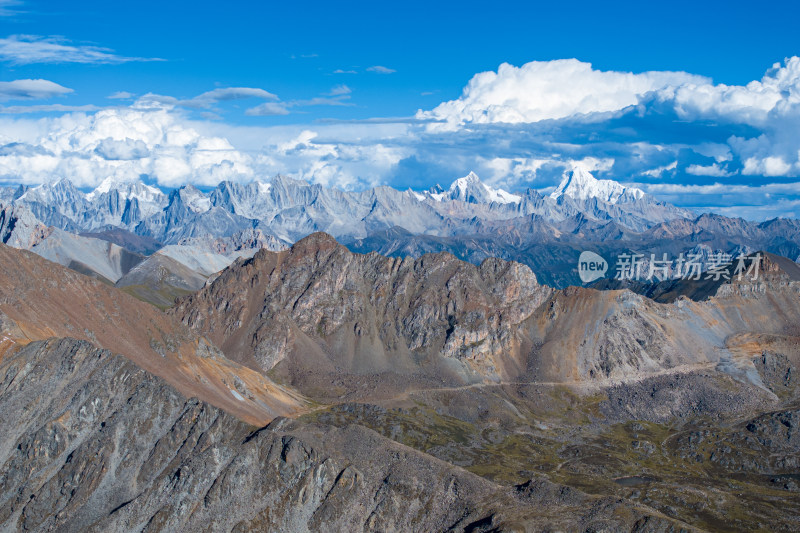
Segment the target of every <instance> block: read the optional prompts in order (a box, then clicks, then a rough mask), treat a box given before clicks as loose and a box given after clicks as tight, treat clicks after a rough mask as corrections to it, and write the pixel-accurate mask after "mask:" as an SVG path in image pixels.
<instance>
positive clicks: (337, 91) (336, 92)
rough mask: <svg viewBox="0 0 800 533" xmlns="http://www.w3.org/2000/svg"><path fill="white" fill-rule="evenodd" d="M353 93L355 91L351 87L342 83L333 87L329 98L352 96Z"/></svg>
mask: <svg viewBox="0 0 800 533" xmlns="http://www.w3.org/2000/svg"><path fill="white" fill-rule="evenodd" d="M352 92H353V90H352V89H351V88H350V87H348V86H347V85H345V84H344V83H341V84H339V85H336V86H334V87H332V88H331V90H330V92H329V93H328V96H341V95H344V94H350V93H352Z"/></svg>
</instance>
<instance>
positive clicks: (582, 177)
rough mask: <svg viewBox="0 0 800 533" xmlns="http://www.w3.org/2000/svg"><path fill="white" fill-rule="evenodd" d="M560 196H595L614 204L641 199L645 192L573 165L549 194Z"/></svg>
mask: <svg viewBox="0 0 800 533" xmlns="http://www.w3.org/2000/svg"><path fill="white" fill-rule="evenodd" d="M562 196H569V197H570V198H573V199H575V200H589V199H590V198H597V199H599V200H602V201H603V202H606V203H608V204H616V203H618V202H620V201H636V200H641V199H642V198H644V197H645V192H644V191H643V190H641V189H637V188H635V187H625V186H624V185H621V184H619V183H617V182H616V181H612V180H599V179H596V178H595V177H594V176H592V174H591V173H589V171H587V170H585V169H584V168H581V167H574V168H573V169H572V170H569V171H567V172H565V173H564V178H563V179H562V180H561V183H560V184H559V185H558V187H556V190H554V191H553V192H552V193H551V194H550V198H552V199H554V200H557V199H559V198H561V197H562Z"/></svg>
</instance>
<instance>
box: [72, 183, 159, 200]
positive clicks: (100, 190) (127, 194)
mask: <svg viewBox="0 0 800 533" xmlns="http://www.w3.org/2000/svg"><path fill="white" fill-rule="evenodd" d="M111 191H117V192H118V193H119V196H120V198H122V199H124V200H130V199H133V198H135V199H136V200H138V201H139V203H140V204H145V203H147V204H161V203H163V202H164V200H166V195H165V194H164V193H163V192H161V189H158V188H156V187H153V186H151V185H145V184H144V183H142V182H141V181H138V180H119V179H115V178H113V177H108V178H106V179H104V180H103V181H102V182H100V185H98V186H97V188H96V189H94V190H93V191H92V192H90V193H88V194H87V195H86V200H87V201H89V202H93V201H96V200H99V199H100V197H101V196H102V195H103V194H107V193H110V192H111Z"/></svg>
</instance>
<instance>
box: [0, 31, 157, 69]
mask: <svg viewBox="0 0 800 533" xmlns="http://www.w3.org/2000/svg"><path fill="white" fill-rule="evenodd" d="M0 61H6V62H8V63H12V64H15V65H29V64H33V63H112V64H113V63H127V62H130V61H163V59H159V58H147V57H126V56H122V55H118V54H116V53H114V51H113V50H111V49H109V48H102V47H99V46H92V45H79V44H72V43H71V42H70V41H67V40H65V39H62V38H60V37H42V36H39V35H11V36H10V37H7V38H5V39H0Z"/></svg>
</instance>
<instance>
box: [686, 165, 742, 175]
mask: <svg viewBox="0 0 800 533" xmlns="http://www.w3.org/2000/svg"><path fill="white" fill-rule="evenodd" d="M686 172H688V173H689V174H693V175H695V176H714V177H718V178H724V177H727V176H731V175H733V172H730V171H728V170H725V169H724V168H722V167H721V166H720V165H719V164H717V163H713V164H711V165H708V166H702V165H689V166H688V167H686Z"/></svg>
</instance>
